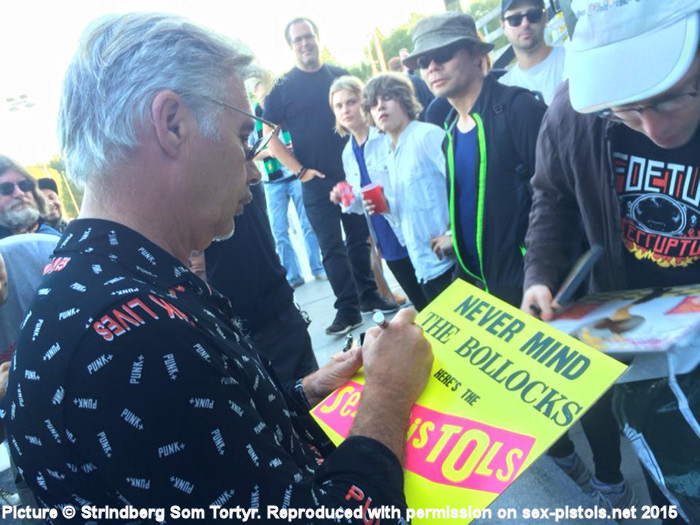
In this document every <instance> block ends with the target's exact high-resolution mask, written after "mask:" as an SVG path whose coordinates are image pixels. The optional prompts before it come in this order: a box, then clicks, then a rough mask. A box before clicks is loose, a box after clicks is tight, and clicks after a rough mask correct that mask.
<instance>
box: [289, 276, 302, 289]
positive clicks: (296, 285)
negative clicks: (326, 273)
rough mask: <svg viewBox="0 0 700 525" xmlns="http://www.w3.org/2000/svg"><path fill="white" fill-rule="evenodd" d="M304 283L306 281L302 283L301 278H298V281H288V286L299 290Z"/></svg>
mask: <svg viewBox="0 0 700 525" xmlns="http://www.w3.org/2000/svg"><path fill="white" fill-rule="evenodd" d="M305 282H306V281H304V279H303V278H302V277H300V278H299V279H295V280H293V281H289V286H291V287H292V288H299V287H300V286H301V285H302V284H304V283H305Z"/></svg>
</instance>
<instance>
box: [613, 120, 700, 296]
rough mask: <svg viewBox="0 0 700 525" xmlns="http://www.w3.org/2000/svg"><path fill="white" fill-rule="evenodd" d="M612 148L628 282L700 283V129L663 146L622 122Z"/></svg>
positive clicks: (645, 284) (644, 284)
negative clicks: (682, 142) (690, 136)
mask: <svg viewBox="0 0 700 525" xmlns="http://www.w3.org/2000/svg"><path fill="white" fill-rule="evenodd" d="M612 146H613V165H614V172H615V190H616V191H617V194H618V196H619V198H620V208H621V212H622V241H623V243H624V246H625V250H624V252H625V261H626V268H627V279H628V284H629V286H630V287H631V288H644V287H648V286H675V285H681V284H691V283H697V282H700V265H699V264H698V260H700V132H696V133H695V136H694V137H693V139H692V140H691V141H690V142H689V143H688V144H686V145H685V146H682V147H680V148H676V149H663V148H660V147H658V146H657V145H655V144H654V143H653V142H652V141H651V140H649V139H648V138H647V137H646V136H645V135H643V134H641V133H638V132H635V131H633V130H631V129H629V128H628V127H627V126H624V125H620V126H617V127H616V128H615V131H614V132H613V135H612Z"/></svg>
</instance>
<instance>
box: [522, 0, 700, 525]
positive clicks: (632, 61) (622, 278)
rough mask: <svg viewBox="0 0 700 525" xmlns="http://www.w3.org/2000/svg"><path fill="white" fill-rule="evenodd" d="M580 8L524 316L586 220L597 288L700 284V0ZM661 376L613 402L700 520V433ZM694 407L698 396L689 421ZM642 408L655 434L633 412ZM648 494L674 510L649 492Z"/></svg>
mask: <svg viewBox="0 0 700 525" xmlns="http://www.w3.org/2000/svg"><path fill="white" fill-rule="evenodd" d="M573 8H574V11H575V12H577V13H578V14H579V21H578V23H577V25H576V31H575V33H574V36H573V39H572V41H571V45H570V46H569V48H568V50H567V58H566V60H567V64H566V68H567V71H568V72H569V81H568V84H567V83H565V84H564V85H563V87H562V88H560V89H559V91H558V92H557V94H556V95H555V97H554V100H553V101H552V105H551V107H550V109H549V111H548V112H547V115H546V116H545V119H544V121H543V124H542V130H541V133H540V138H539V141H538V146H537V169H536V173H535V176H534V178H533V181H532V185H533V189H534V196H533V206H532V213H531V215H530V226H529V230H528V234H527V248H528V251H527V256H526V259H525V293H524V298H523V302H522V309H523V310H525V311H528V312H531V313H533V314H534V313H537V312H540V311H541V317H542V318H543V319H551V318H552V315H553V310H554V309H556V307H557V306H558V305H556V304H554V303H553V300H552V291H553V290H556V288H557V287H558V285H559V282H560V280H561V278H562V277H563V274H564V273H565V272H566V270H567V266H568V264H569V249H570V246H571V242H570V235H571V228H572V224H576V223H577V222H578V221H582V223H583V226H584V230H585V232H586V236H587V240H588V242H589V243H590V244H591V245H593V244H600V245H601V246H603V247H604V254H603V257H602V260H601V261H600V262H599V263H598V264H597V265H596V266H595V267H594V268H593V272H592V275H591V280H590V283H589V291H590V292H603V291H609V290H621V289H633V288H644V287H648V286H650V285H654V286H675V285H683V284H697V283H698V282H700V262H698V261H700V243H698V241H697V237H698V221H699V220H700V203H699V202H698V196H699V195H700V194H699V193H698V187H699V182H700V181H699V180H698V178H699V177H700V133H699V132H698V130H699V124H700V97H698V87H699V85H698V84H699V82H700V56H699V55H698V37H699V35H700V31H699V26H700V14H699V12H700V0H667V1H664V2H658V1H657V0H638V1H635V2H615V3H608V2H605V3H603V2H600V1H585V2H576V3H574V4H573ZM677 380H678V385H680V388H681V389H682V390H683V391H687V387H691V386H692V387H694V388H697V385H698V384H699V383H698V374H697V368H696V369H695V370H694V371H692V372H690V373H688V374H684V375H679V376H678V377H677ZM666 381H667V380H666V379H663V380H660V381H659V382H638V383H630V384H625V385H624V386H622V387H618V391H617V394H618V396H619V397H618V401H619V402H616V407H621V409H622V410H621V412H620V414H618V415H619V418H620V419H621V420H622V421H621V423H622V424H623V425H625V426H626V428H627V429H628V430H632V431H635V429H642V428H643V432H644V436H643V438H644V439H643V440H637V441H638V442H642V441H643V442H644V444H645V445H648V447H649V450H648V451H647V452H651V453H652V455H656V458H655V461H656V462H658V464H654V465H653V467H654V468H653V471H654V473H655V474H657V475H658V474H661V475H662V476H664V477H665V479H660V480H659V481H660V482H662V485H661V486H662V489H663V490H664V491H665V493H666V496H668V497H669V498H671V499H672V500H673V499H675V500H676V501H674V503H678V504H680V508H682V509H683V510H684V511H685V514H686V517H687V518H688V520H689V521H690V522H692V523H698V522H700V498H699V497H698V494H700V456H698V454H697V450H698V444H699V439H698V433H700V430H698V428H697V421H695V424H694V426H693V424H692V423H691V420H692V419H693V417H690V418H688V417H686V418H685V419H683V418H681V415H680V413H679V411H678V410H677V409H664V410H659V411H655V410H656V408H658V406H661V405H658V403H661V402H664V403H668V405H666V406H668V407H676V406H677V401H676V400H675V399H674V396H673V395H672V394H671V393H670V391H669V389H668V386H667V382H666ZM652 393H653V394H654V400H653V401H651V396H650V395H647V394H652ZM698 398H700V396H695V398H693V397H692V396H690V397H689V401H690V410H691V414H692V413H694V414H698V406H697V404H698V401H697V399H698ZM626 400H634V402H633V403H627V402H626ZM650 401H651V402H650ZM654 403H657V404H656V405H655V404H654ZM694 405H695V406H694ZM640 407H644V410H646V413H645V414H644V415H645V417H646V418H647V422H646V427H642V426H641V423H640V420H637V421H635V420H634V417H633V414H634V412H637V413H641V412H640V411H639V409H640ZM632 409H633V410H632ZM626 432H627V430H626ZM670 440H673V441H670ZM652 457H653V456H652ZM669 465H673V469H671V470H669ZM659 467H660V468H659ZM650 492H651V493H652V494H651V495H652V499H654V501H655V503H657V502H658V503H657V504H662V505H663V504H667V502H666V501H665V500H664V499H662V498H661V497H660V496H659V495H658V494H656V495H655V494H654V493H655V492H656V491H655V488H654V487H653V486H650ZM655 498H656V499H655Z"/></svg>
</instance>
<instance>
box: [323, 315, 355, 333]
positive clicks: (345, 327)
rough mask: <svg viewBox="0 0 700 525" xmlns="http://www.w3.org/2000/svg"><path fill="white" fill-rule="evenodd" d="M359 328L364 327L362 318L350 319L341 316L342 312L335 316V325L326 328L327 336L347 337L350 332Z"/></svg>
mask: <svg viewBox="0 0 700 525" xmlns="http://www.w3.org/2000/svg"><path fill="white" fill-rule="evenodd" d="M358 326H362V317H361V316H358V317H357V318H352V319H348V318H347V317H345V316H343V315H341V314H340V312H338V313H337V314H336V315H335V319H334V320H333V323H332V324H331V325H330V326H329V327H328V328H326V334H328V335H345V334H347V333H348V332H349V331H350V330H354V329H355V328H357V327H358Z"/></svg>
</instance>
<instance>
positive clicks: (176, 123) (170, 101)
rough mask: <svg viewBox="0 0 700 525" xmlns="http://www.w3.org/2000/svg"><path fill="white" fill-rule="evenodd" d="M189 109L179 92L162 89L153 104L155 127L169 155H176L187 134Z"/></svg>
mask: <svg viewBox="0 0 700 525" xmlns="http://www.w3.org/2000/svg"><path fill="white" fill-rule="evenodd" d="M188 116H189V117H190V118H191V115H190V113H189V111H188V110H187V108H186V106H185V104H184V103H183V102H182V99H181V98H180V96H179V95H178V94H177V93H174V92H172V91H168V90H166V91H161V92H160V93H158V94H157V95H156V97H155V98H154V99H153V103H152V104H151V117H152V119H153V127H154V129H155V133H156V137H157V139H158V143H159V145H160V147H161V148H162V149H163V151H164V152H165V154H166V155H168V156H169V157H175V156H176V155H177V154H178V152H179V150H180V147H181V146H182V144H183V143H184V141H185V137H186V135H187V130H188V124H189V119H188Z"/></svg>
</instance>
